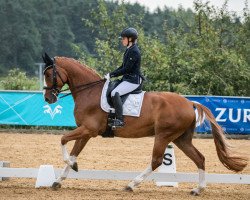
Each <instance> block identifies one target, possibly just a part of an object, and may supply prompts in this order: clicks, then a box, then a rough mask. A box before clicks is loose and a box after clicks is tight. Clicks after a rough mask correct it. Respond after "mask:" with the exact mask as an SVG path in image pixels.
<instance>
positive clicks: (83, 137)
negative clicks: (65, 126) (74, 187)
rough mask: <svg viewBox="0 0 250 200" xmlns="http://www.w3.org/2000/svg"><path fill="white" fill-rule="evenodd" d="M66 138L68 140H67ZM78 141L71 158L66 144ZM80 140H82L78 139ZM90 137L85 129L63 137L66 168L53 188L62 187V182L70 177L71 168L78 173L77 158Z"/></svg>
mask: <svg viewBox="0 0 250 200" xmlns="http://www.w3.org/2000/svg"><path fill="white" fill-rule="evenodd" d="M65 137H66V138H65ZM74 138H75V139H76V141H75V144H74V147H73V149H72V151H71V153H70V156H69V154H68V152H67V149H66V143H67V142H69V141H70V140H74ZM78 138H80V139H78ZM90 138H91V137H90V135H89V134H88V131H86V130H85V131H84V129H83V128H81V129H80V128H78V130H77V129H76V130H74V131H72V132H69V133H68V134H66V135H65V136H63V137H62V140H61V141H62V142H61V143H62V144H61V145H62V146H61V147H62V154H63V160H64V162H65V163H66V166H65V167H64V169H63V171H62V173H61V174H60V176H59V177H58V178H57V179H56V181H55V182H54V183H53V185H52V188H53V189H57V188H60V187H61V182H62V181H63V180H65V179H66V177H67V176H68V173H69V171H70V168H72V169H73V170H75V171H78V166H77V162H76V157H77V156H78V155H79V154H80V152H81V151H82V149H83V148H84V147H85V145H86V144H87V142H88V141H89V139H90Z"/></svg>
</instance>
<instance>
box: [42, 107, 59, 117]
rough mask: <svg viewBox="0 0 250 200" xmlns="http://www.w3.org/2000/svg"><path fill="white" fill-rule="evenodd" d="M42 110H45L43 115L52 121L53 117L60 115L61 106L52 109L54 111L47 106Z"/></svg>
mask: <svg viewBox="0 0 250 200" xmlns="http://www.w3.org/2000/svg"><path fill="white" fill-rule="evenodd" d="M43 108H44V109H45V110H44V111H43V113H45V114H49V115H50V117H51V119H52V120H53V119H54V117H55V115H56V114H61V113H62V111H61V109H62V106H60V105H57V106H56V107H55V108H54V110H52V109H51V107H50V106H49V105H45V106H43Z"/></svg>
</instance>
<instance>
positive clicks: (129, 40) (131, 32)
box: [105, 28, 143, 127]
mask: <svg viewBox="0 0 250 200" xmlns="http://www.w3.org/2000/svg"><path fill="white" fill-rule="evenodd" d="M120 38H121V39H122V45H123V46H125V47H127V49H126V51H125V53H124V55H123V63H122V65H121V66H120V67H119V68H117V69H116V70H114V71H113V72H111V73H108V74H106V75H105V78H106V79H108V80H109V79H110V78H112V77H117V76H123V77H122V82H121V83H120V84H119V85H118V86H117V87H116V88H115V89H114V90H113V91H112V92H111V97H112V101H113V105H114V108H115V113H116V119H115V121H114V124H113V126H115V127H122V126H124V121H123V109H122V101H121V97H120V96H122V95H125V94H127V93H129V92H132V91H134V90H135V89H136V88H138V87H139V86H140V84H141V83H142V80H143V77H142V75H141V71H140V67H141V53H140V50H139V48H138V46H137V38H138V32H137V30H136V29H135V28H126V29H124V30H123V31H122V32H121V37H120Z"/></svg>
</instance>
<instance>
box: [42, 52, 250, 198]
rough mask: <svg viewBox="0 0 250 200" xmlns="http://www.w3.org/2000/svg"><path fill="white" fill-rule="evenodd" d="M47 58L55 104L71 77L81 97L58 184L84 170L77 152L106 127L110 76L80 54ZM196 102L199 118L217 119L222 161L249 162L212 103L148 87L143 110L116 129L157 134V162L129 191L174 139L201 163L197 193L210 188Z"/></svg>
mask: <svg viewBox="0 0 250 200" xmlns="http://www.w3.org/2000/svg"><path fill="white" fill-rule="evenodd" d="M43 59H44V62H45V64H46V65H45V70H44V75H45V82H46V84H47V87H45V88H44V89H45V94H44V98H45V100H46V101H47V102H48V103H49V104H51V103H54V102H56V101H57V95H58V94H59V93H60V92H61V88H62V87H63V86H64V85H65V84H66V83H67V84H68V86H69V89H70V91H71V93H72V96H73V99H74V102H75V109H74V116H75V121H76V124H77V128H76V129H75V130H73V131H70V132H69V133H67V134H65V135H64V136H62V138H61V147H62V154H63V160H64V162H65V163H66V166H65V168H64V170H63V172H62V174H61V175H60V176H59V177H58V179H57V180H56V182H54V184H53V186H52V187H53V188H58V187H60V186H61V181H62V180H64V179H65V178H66V177H67V175H68V173H69V170H70V168H72V169H74V170H75V171H78V167H77V162H76V157H77V156H78V155H79V154H80V152H81V151H82V149H83V148H84V146H85V145H86V143H87V142H88V140H89V139H90V138H93V137H96V136H98V135H101V134H102V133H104V131H105V129H106V126H107V115H108V114H107V113H106V112H104V111H103V110H102V109H101V107H100V98H101V93H102V88H103V85H104V81H105V80H104V79H102V78H101V77H100V76H99V75H98V74H97V73H96V72H95V71H94V70H92V69H91V68H89V67H87V66H86V65H82V64H81V63H79V62H78V61H76V60H74V59H71V58H65V57H55V58H54V59H51V58H50V57H49V56H48V55H47V54H45V57H43ZM194 107H195V108H196V109H197V110H198V114H199V119H198V120H199V121H202V120H201V119H202V118H203V115H204V114H205V116H206V118H207V119H208V120H209V121H210V123H211V126H212V134H213V136H214V142H215V146H216V150H217V155H218V157H219V159H220V161H221V162H222V164H223V165H224V166H225V167H227V168H228V169H230V170H233V171H236V172H238V171H242V170H243V169H244V168H245V167H246V165H247V159H246V158H244V157H241V156H239V155H237V154H235V153H234V152H233V151H232V149H231V147H230V146H229V145H228V143H227V141H226V139H225V137H224V132H223V130H222V128H221V127H220V126H219V125H218V124H217V122H216V121H215V118H214V116H213V114H212V113H211V111H210V110H209V109H208V108H206V107H205V106H203V105H200V104H197V103H193V102H191V101H189V100H187V99H186V98H184V97H182V96H180V95H178V94H175V93H171V92H146V93H145V95H144V100H143V105H142V110H141V116H140V117H129V116H126V117H125V119H124V120H125V126H124V127H123V128H119V129H117V130H115V136H116V137H123V138H140V137H147V136H153V135H154V136H155V138H154V147H153V153H152V160H151V163H150V164H149V165H148V167H147V168H146V169H145V170H144V171H143V172H142V173H141V174H140V175H139V176H137V177H136V178H135V179H134V180H132V181H131V182H130V183H129V184H128V185H127V186H126V187H125V189H126V190H127V191H133V189H134V188H135V187H136V186H138V185H139V184H140V183H141V182H142V181H143V180H144V179H145V178H146V177H148V176H149V175H150V174H151V173H152V172H153V171H154V170H155V169H156V168H157V167H159V166H160V165H161V164H162V161H163V156H164V151H165V149H166V147H167V145H168V144H169V143H170V142H173V143H174V144H175V145H176V146H177V147H178V148H180V149H181V150H182V151H183V152H184V153H185V154H186V155H187V156H188V157H189V158H190V159H191V160H192V161H193V162H194V163H195V164H196V166H197V168H198V172H199V184H198V187H197V188H195V189H193V190H192V191H191V193H192V194H193V195H198V194H200V192H201V191H202V190H204V189H205V187H206V182H205V157H204V156H203V155H202V154H201V153H200V152H199V151H198V150H197V149H196V148H195V147H194V146H193V144H192V136H193V133H194V128H195V124H196V116H195V111H194ZM72 140H75V144H74V146H73V149H72V151H71V153H70V155H69V154H68V152H67V150H66V144H67V143H68V142H69V141H72Z"/></svg>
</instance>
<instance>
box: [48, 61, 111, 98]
mask: <svg viewBox="0 0 250 200" xmlns="http://www.w3.org/2000/svg"><path fill="white" fill-rule="evenodd" d="M50 68H53V85H52V86H51V87H43V89H46V90H52V94H53V95H55V96H57V95H58V94H60V93H61V92H65V91H67V90H69V88H67V89H64V90H60V89H58V87H57V78H56V77H57V75H58V76H59V78H60V79H61V81H62V83H63V85H64V84H65V83H66V82H64V81H63V79H62V77H61V76H60V74H59V73H58V72H57V70H56V65H55V63H53V65H50V66H48V67H46V68H45V69H44V71H43V74H45V72H46V71H47V70H48V69H50ZM105 80H106V79H101V80H98V81H94V82H90V83H87V84H83V85H78V86H76V87H75V88H73V90H76V89H79V90H77V91H75V93H78V92H81V91H83V90H86V89H89V88H91V87H93V86H95V85H98V84H100V83H102V82H104V81H105ZM71 94H72V92H70V93H68V94H65V95H63V96H61V97H58V98H59V99H62V98H64V97H66V96H69V95H71Z"/></svg>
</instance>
